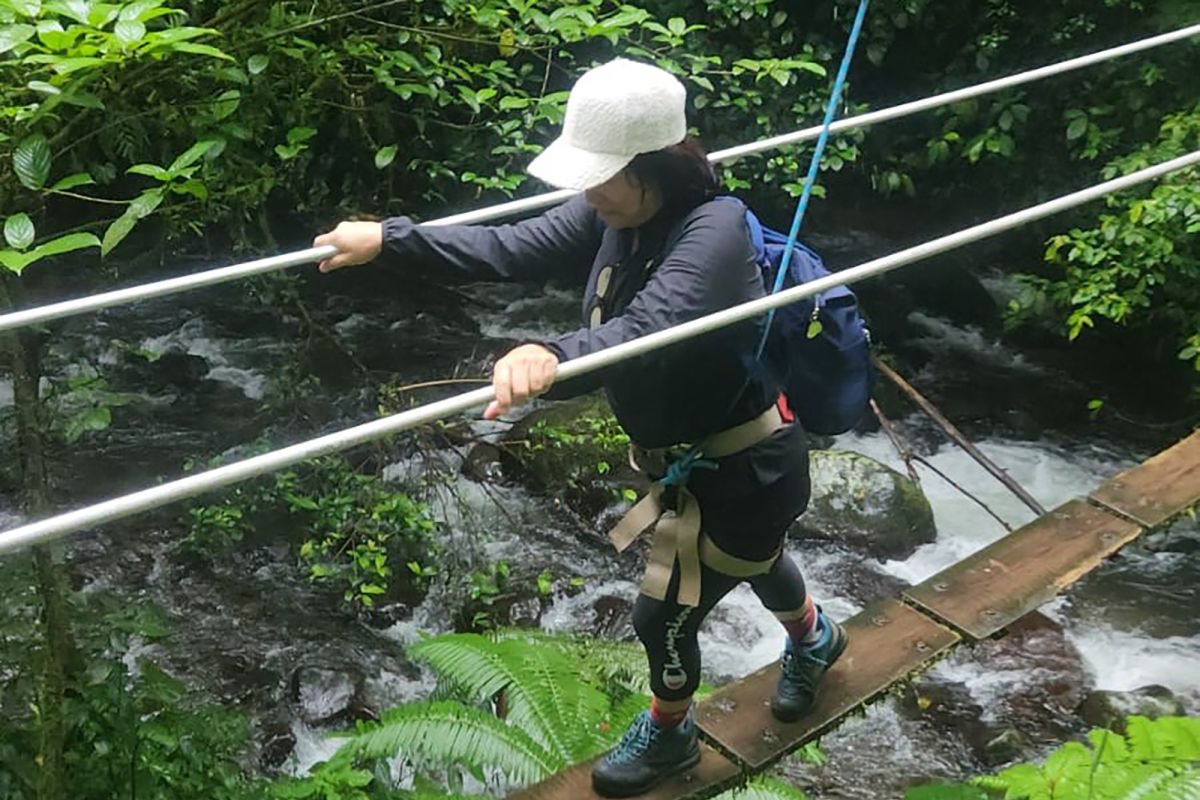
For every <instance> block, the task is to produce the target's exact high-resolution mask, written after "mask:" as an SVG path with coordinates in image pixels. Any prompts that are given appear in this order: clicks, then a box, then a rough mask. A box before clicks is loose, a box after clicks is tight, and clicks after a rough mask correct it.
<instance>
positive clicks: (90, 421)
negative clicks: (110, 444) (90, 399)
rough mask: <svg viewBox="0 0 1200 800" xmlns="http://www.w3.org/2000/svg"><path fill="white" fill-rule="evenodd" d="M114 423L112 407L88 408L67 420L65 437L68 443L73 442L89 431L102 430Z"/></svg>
mask: <svg viewBox="0 0 1200 800" xmlns="http://www.w3.org/2000/svg"><path fill="white" fill-rule="evenodd" d="M111 424H112V409H111V408H109V407H108V406H98V407H96V408H91V409H88V410H87V411H85V412H83V413H82V414H78V415H76V416H74V417H72V418H71V419H69V420H67V424H66V428H65V429H64V431H63V437H64V438H65V439H66V440H67V444H72V443H74V442H75V441H77V440H78V439H79V437H81V436H83V434H85V433H87V432H89V431H102V430H105V429H106V428H108V426H109V425H111Z"/></svg>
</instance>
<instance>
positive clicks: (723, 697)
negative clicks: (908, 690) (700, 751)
mask: <svg viewBox="0 0 1200 800" xmlns="http://www.w3.org/2000/svg"><path fill="white" fill-rule="evenodd" d="M846 632H847V633H849V634H850V644H849V646H848V647H847V648H846V652H845V653H843V654H842V657H841V658H840V659H838V662H837V663H836V664H834V665H833V668H832V669H830V670H829V672H828V673H827V674H826V676H825V679H824V681H823V682H822V684H821V693H820V695H819V696H818V698H817V703H816V706H815V707H814V708H813V710H812V712H811V713H810V714H809V715H808V716H806V717H805V718H804V719H802V720H799V721H797V722H793V723H783V722H779V721H778V720H776V719H775V717H774V716H772V714H771V708H770V699H771V695H772V694H774V692H775V682H776V679H777V677H778V675H779V662H778V661H776V662H775V663H773V664H770V665H768V666H766V667H763V668H762V669H760V670H759V671H758V672H755V673H754V674H752V675H750V676H749V677H747V678H744V679H742V680H740V681H738V682H736V683H733V684H730V685H728V686H725V687H722V688H721V689H719V690H717V691H716V692H714V693H713V694H712V695H710V696H709V697H708V698H707V699H705V700H704V702H702V703H700V704H699V707H698V708H697V715H696V721H697V722H698V723H699V724H700V726H701V729H702V730H703V731H704V733H705V734H706V735H707V736H708V737H709V738H710V739H712V740H713V741H715V742H717V743H718V744H720V745H721V746H722V747H723V748H725V749H726V750H727V751H729V752H730V753H732V754H733V755H734V756H736V757H737V758H739V759H741V760H742V761H744V762H745V763H746V764H748V765H749V766H750V768H751V769H753V770H758V769H761V768H762V767H763V766H765V765H766V764H769V763H770V762H772V761H774V760H775V759H777V758H779V757H781V756H783V755H785V754H787V753H790V752H791V751H792V750H795V749H796V748H797V747H799V746H800V745H802V744H804V743H805V742H806V741H808V740H809V739H812V738H813V737H815V736H818V735H820V734H821V733H823V732H825V731H826V730H828V729H829V728H831V727H833V726H834V725H835V724H837V723H838V722H839V721H840V720H841V719H842V717H844V716H845V715H846V714H847V713H849V712H851V711H853V710H854V709H856V708H858V707H859V706H860V705H862V704H863V703H865V702H867V701H869V700H871V699H873V698H874V697H876V696H877V695H879V694H880V693H881V692H883V691H885V690H886V689H887V688H888V687H889V686H891V685H892V684H893V683H895V682H896V681H898V680H901V679H903V678H904V677H906V676H907V675H908V674H909V673H910V672H912V671H913V670H915V669H918V668H919V667H921V666H922V665H924V664H925V663H927V662H928V661H930V660H932V659H933V658H935V657H936V656H937V655H938V654H939V653H941V652H942V651H943V650H946V649H947V648H949V647H951V646H953V645H954V644H955V643H956V642H958V641H959V636H958V634H956V633H954V632H952V631H950V630H948V629H946V628H943V627H942V626H941V625H938V624H937V623H935V622H933V621H932V620H930V619H929V618H928V617H925V616H924V615H922V614H920V613H918V612H917V611H914V610H913V609H911V608H909V607H908V606H905V605H904V604H903V603H900V602H899V601H897V600H886V601H883V602H881V603H877V604H875V605H872V606H870V607H868V608H867V609H866V610H864V611H863V612H862V613H860V614H858V615H857V616H855V617H854V618H853V619H851V620H850V621H849V622H847V623H846Z"/></svg>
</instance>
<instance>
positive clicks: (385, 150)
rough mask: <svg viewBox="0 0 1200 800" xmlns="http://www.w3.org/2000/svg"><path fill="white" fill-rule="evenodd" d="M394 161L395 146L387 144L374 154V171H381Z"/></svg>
mask: <svg viewBox="0 0 1200 800" xmlns="http://www.w3.org/2000/svg"><path fill="white" fill-rule="evenodd" d="M395 160H396V145H394V144H389V145H388V146H387V147H381V148H379V150H377V151H376V152H375V169H383V168H385V167H387V165H388V164H391V163H392V162H393V161H395Z"/></svg>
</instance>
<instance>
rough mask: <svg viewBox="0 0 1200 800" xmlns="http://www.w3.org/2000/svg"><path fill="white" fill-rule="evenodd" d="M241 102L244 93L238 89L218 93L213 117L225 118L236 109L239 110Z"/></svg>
mask: <svg viewBox="0 0 1200 800" xmlns="http://www.w3.org/2000/svg"><path fill="white" fill-rule="evenodd" d="M241 102H242V93H241V92H239V91H238V90H237V89H229V90H228V91H224V92H221V93H220V94H219V95H217V99H216V102H215V103H213V110H212V115H213V119H216V120H221V119H225V118H226V117H228V116H229V115H230V114H232V113H233V112H234V111H237V107H238V104H239V103H241Z"/></svg>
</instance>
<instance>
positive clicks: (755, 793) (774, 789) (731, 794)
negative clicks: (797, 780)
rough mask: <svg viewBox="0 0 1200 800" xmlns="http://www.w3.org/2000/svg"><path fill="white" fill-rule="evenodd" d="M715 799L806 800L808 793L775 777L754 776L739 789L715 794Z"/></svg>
mask: <svg viewBox="0 0 1200 800" xmlns="http://www.w3.org/2000/svg"><path fill="white" fill-rule="evenodd" d="M716 800H808V795H806V794H805V793H804V792H802V791H800V790H799V789H797V788H796V787H795V786H792V785H791V784H788V783H784V782H783V781H780V780H776V779H775V778H756V779H754V780H752V781H750V783H748V784H746V785H745V786H743V787H741V788H739V789H730V790H729V791H728V792H724V793H722V794H719V795H717V798H716Z"/></svg>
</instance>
